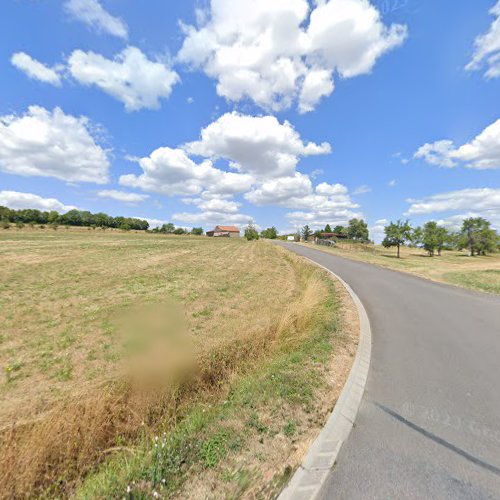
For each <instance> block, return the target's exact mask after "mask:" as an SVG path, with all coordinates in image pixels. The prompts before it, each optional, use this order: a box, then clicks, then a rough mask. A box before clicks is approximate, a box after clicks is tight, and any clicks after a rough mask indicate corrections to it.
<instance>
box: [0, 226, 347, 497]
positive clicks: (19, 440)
mask: <svg viewBox="0 0 500 500" xmlns="http://www.w3.org/2000/svg"><path fill="white" fill-rule="evenodd" d="M0 278H1V279H0V323H1V324H2V325H3V327H2V331H1V337H0V363H1V366H2V369H3V381H2V383H1V385H0V398H1V399H0V401H1V404H0V427H1V429H2V430H1V434H0V438H1V443H0V444H1V446H2V448H3V449H2V454H1V457H2V458H0V471H1V472H0V490H1V491H3V492H4V494H5V496H37V495H42V494H44V495H52V496H56V495H63V496H66V495H69V494H77V496H80V497H82V498H95V497H96V496H102V497H108V496H123V495H124V494H126V492H127V491H135V492H136V493H137V494H140V495H142V494H144V495H146V496H149V495H151V494H153V493H156V494H157V495H160V496H168V495H175V496H179V495H180V496H182V495H184V496H186V497H190V498H195V497H200V498H203V497H205V496H206V494H207V488H208V489H211V490H213V489H214V488H215V489H216V490H217V491H219V492H221V494H222V496H228V497H231V496H235V495H236V496H239V495H242V494H243V493H244V492H248V491H250V490H252V488H253V491H260V494H262V495H264V496H272V494H273V492H275V491H276V490H277V489H279V487H280V486H281V484H282V482H283V481H285V480H286V477H287V476H288V474H289V473H290V472H291V470H292V468H293V467H294V466H295V465H297V464H298V463H299V462H300V457H301V454H302V453H303V452H304V450H305V449H306V447H307V443H309V442H310V440H311V439H313V437H314V434H315V432H316V431H317V430H318V429H319V428H320V427H321V424H322V422H323V419H324V417H325V415H326V414H327V412H328V410H330V409H331V407H332V404H333V401H334V400H335V397H336V394H337V393H338V391H339V389H340V387H341V386H342V381H343V378H344V377H345V375H346V373H347V371H348V368H349V366H350V362H351V359H352V354H353V353H354V349H355V339H356V332H355V329H352V328H351V329H349V328H347V327H346V328H344V326H343V325H344V324H346V325H347V322H344V320H343V319H342V318H343V317H344V316H343V315H345V312H342V310H341V307H340V300H339V294H341V292H340V291H338V290H336V288H335V286H336V285H334V284H333V283H332V281H331V280H330V278H328V277H327V276H326V274H325V273H324V272H323V271H320V270H318V269H316V268H314V267H312V266H310V265H307V264H305V263H304V262H302V261H300V260H298V259H297V258H296V257H292V256H291V255H289V254H288V253H286V252H285V251H284V250H282V249H279V248H276V247H274V246H272V245H268V244H266V243H263V242H246V241H243V240H241V241H235V240H229V239H222V240H220V239H219V240H217V239H208V238H196V237H165V236H158V235H151V234H139V233H125V232H118V231H109V230H108V231H100V230H88V231H87V230H80V231H78V230H67V229H63V228H59V230H58V231H54V230H48V229H45V230H42V229H35V230H13V229H11V230H8V231H3V232H1V233H0ZM351 323H352V321H351ZM158 332H160V334H161V335H157V336H155V335H156V334H158ZM131 333H132V336H131V335H130V334H131ZM165 333H167V335H166V338H167V341H166V343H165V339H164V334H165ZM157 337H158V338H159V339H160V341H158V338H157ZM144 338H147V339H148V341H151V343H150V345H149V348H150V350H149V351H148V348H147V346H146V347H145V341H144ZM138 346H139V347H138ZM151 347H152V348H151ZM141 361H142V363H141ZM144 361H146V362H145V363H144ZM145 367H146V368H147V370H144V368H145ZM141 370H142V371H141ZM138 374H141V375H142V378H141V376H138ZM153 375H154V377H153ZM148 377H149V378H148ZM160 449H161V450H168V452H167V451H164V453H163V452H162V453H160V451H159V450H160ZM231 457H232V458H231ZM223 458H224V460H223ZM228 464H229V465H228ZM194 477H197V478H198V481H196V480H194V479H193V478H194ZM200 478H201V479H202V480H200Z"/></svg>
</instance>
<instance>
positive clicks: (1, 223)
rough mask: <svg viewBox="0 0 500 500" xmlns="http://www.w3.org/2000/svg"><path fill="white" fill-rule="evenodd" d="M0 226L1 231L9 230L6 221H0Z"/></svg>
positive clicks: (8, 224) (8, 223)
mask: <svg viewBox="0 0 500 500" xmlns="http://www.w3.org/2000/svg"><path fill="white" fill-rule="evenodd" d="M0 226H1V227H2V229H9V228H10V222H9V221H8V220H7V219H2V220H1V221H0Z"/></svg>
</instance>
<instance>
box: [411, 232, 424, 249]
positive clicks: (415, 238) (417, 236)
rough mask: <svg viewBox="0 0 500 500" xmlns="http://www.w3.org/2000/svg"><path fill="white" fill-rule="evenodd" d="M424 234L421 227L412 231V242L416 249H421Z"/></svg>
mask: <svg viewBox="0 0 500 500" xmlns="http://www.w3.org/2000/svg"><path fill="white" fill-rule="evenodd" d="M423 238H424V233H423V230H422V228H421V227H415V228H413V229H412V232H411V238H410V242H411V245H412V246H414V247H420V246H421V245H422V244H423Z"/></svg>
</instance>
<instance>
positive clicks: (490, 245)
mask: <svg viewBox="0 0 500 500" xmlns="http://www.w3.org/2000/svg"><path fill="white" fill-rule="evenodd" d="M498 245H499V236H498V233H497V232H496V231H495V230H493V229H491V223H490V222H489V221H487V220H486V219H483V218H482V217H471V218H469V219H465V220H464V221H463V223H462V229H461V231H460V238H459V248H468V249H469V253H470V255H471V256H472V257H473V256H474V255H486V253H487V252H494V251H496V250H497V249H498Z"/></svg>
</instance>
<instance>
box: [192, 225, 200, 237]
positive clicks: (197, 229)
mask: <svg viewBox="0 0 500 500" xmlns="http://www.w3.org/2000/svg"><path fill="white" fill-rule="evenodd" d="M191 234H194V235H195V236H201V235H202V234H203V228H202V227H193V229H191Z"/></svg>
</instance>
